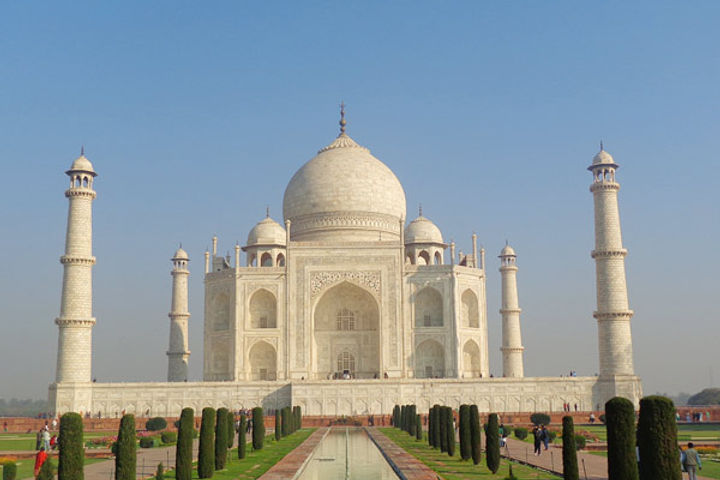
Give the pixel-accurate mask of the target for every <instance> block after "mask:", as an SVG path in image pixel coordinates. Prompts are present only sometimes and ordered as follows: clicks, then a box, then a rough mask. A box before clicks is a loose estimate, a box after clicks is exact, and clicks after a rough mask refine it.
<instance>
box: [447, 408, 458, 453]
mask: <svg viewBox="0 0 720 480" xmlns="http://www.w3.org/2000/svg"><path fill="white" fill-rule="evenodd" d="M444 408H445V423H446V426H445V433H446V434H447V454H448V455H449V456H451V457H452V456H453V455H455V426H454V425H453V419H454V418H455V417H453V411H452V408H451V407H444Z"/></svg>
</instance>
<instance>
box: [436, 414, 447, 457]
mask: <svg viewBox="0 0 720 480" xmlns="http://www.w3.org/2000/svg"><path fill="white" fill-rule="evenodd" d="M438 427H439V428H438V433H439V434H440V439H439V440H440V451H441V452H447V448H448V447H447V437H448V435H447V421H446V420H445V407H444V406H442V407H439V408H438Z"/></svg>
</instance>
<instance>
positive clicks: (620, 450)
mask: <svg viewBox="0 0 720 480" xmlns="http://www.w3.org/2000/svg"><path fill="white" fill-rule="evenodd" d="M605 425H606V426H607V448H608V452H607V454H608V476H609V477H610V478H612V479H616V478H617V479H622V480H638V479H639V478H640V476H639V473H638V465H637V457H636V455H635V440H636V433H635V431H636V430H635V407H634V406H633V404H632V402H631V401H630V400H628V399H627V398H622V397H615V398H611V399H610V400H608V402H607V403H606V404H605Z"/></svg>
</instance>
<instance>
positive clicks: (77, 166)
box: [66, 147, 97, 176]
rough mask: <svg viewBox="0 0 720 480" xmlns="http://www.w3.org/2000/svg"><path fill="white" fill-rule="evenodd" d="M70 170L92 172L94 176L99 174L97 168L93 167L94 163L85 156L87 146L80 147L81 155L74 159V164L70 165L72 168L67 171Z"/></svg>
mask: <svg viewBox="0 0 720 480" xmlns="http://www.w3.org/2000/svg"><path fill="white" fill-rule="evenodd" d="M69 172H86V173H89V174H91V175H92V176H95V175H97V174H96V173H95V169H94V168H93V165H92V163H90V160H88V159H87V157H86V156H85V147H83V148H81V149H80V156H79V157H77V158H76V159H75V161H73V163H72V165H71V166H70V170H68V171H67V172H66V173H69Z"/></svg>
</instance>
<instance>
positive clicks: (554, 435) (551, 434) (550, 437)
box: [545, 429, 558, 443]
mask: <svg viewBox="0 0 720 480" xmlns="http://www.w3.org/2000/svg"><path fill="white" fill-rule="evenodd" d="M545 432H546V433H547V436H548V440H550V443H553V442H554V441H555V439H556V438H557V435H558V432H556V431H555V430H548V429H545Z"/></svg>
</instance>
